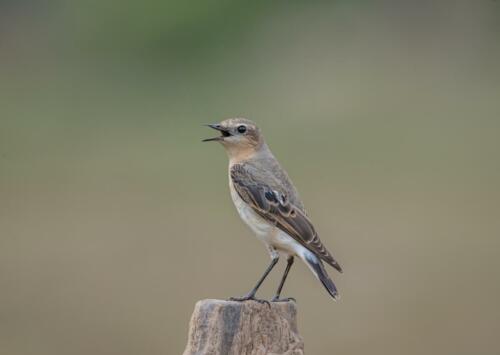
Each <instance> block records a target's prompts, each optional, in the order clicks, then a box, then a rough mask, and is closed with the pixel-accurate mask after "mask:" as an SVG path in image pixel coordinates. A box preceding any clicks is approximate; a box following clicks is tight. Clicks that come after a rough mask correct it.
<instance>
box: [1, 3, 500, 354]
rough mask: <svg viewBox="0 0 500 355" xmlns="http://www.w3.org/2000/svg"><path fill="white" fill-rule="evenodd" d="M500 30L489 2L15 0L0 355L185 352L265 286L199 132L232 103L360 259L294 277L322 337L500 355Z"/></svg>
mask: <svg viewBox="0 0 500 355" xmlns="http://www.w3.org/2000/svg"><path fill="white" fill-rule="evenodd" d="M499 38H500V4H499V3H498V2H496V1H487V0H485V1H482V0H478V1H437V2H431V1H423V2H391V1H382V2H362V1H359V2H350V1H337V2H332V3H329V2H319V1H318V2H308V3H306V2H300V1H293V2H284V1H283V2H276V3H274V4H273V5H270V4H269V3H268V2H263V1H262V2H261V1H257V2H253V3H252V5H248V4H246V5H245V3H244V2H241V3H240V2H220V3H219V2H217V3H210V4H209V3H208V2H202V1H199V2H188V3H187V2H160V1H152V0H148V1H144V2H132V1H129V0H127V1H121V2H118V1H107V2H97V1H87V2H84V1H76V2H69V1H58V2H51V1H46V2H35V1H19V2H12V1H8V2H0V78H1V79H0V90H1V95H0V290H1V292H0V353H1V354H6V355H7V354H8V355H32V354H33V355H35V354H36V355H45V354H47V355H49V354H50V355H59V354H60V355H67V354H71V355H89V354H93V355H101V354H102V355H112V354H120V355H128V354H130V355H132V354H148V355H160V354H179V353H181V351H182V349H183V347H184V345H185V342H186V337H187V324H188V320H189V317H190V314H191V312H192V309H193V307H194V303H195V302H196V301H197V300H198V299H202V298H226V297H229V296H235V295H241V294H243V293H244V292H246V291H247V290H248V289H249V287H250V286H251V285H252V284H253V283H254V281H255V280H256V278H257V277H258V276H259V275H260V273H261V272H262V271H263V269H264V268H265V266H266V264H267V262H268V256H267V254H266V251H265V250H264V248H263V247H262V245H260V244H259V242H258V241H257V240H256V239H255V238H254V237H253V236H252V234H251V233H250V231H248V230H247V229H246V227H245V226H244V225H243V224H242V222H241V221H240V220H239V219H238V217H237V215H236V212H235V210H234V208H233V206H232V204H231V201H230V197H229V194H228V188H227V171H226V164H227V162H226V157H225V155H224V153H223V151H222V149H221V148H220V147H218V146H216V145H203V144H202V143H200V139H201V138H205V137H207V136H209V135H211V134H212V132H209V131H208V130H207V129H206V128H203V127H202V126H201V124H203V123H211V122H214V121H217V120H219V119H223V118H227V117H230V116H237V115H244V116H246V117H248V118H251V119H253V120H255V121H256V122H258V123H259V124H260V126H261V127H262V128H263V130H264V132H265V134H266V137H267V139H268V141H269V144H270V146H271V148H272V149H273V150H274V152H275V154H276V156H277V157H278V158H279V159H280V161H281V162H282V163H283V165H284V166H285V167H286V168H287V170H288V171H289V173H290V175H291V176H292V178H293V179H294V181H295V184H296V185H297V186H298V188H299V191H300V192H301V195H302V198H303V200H304V201H305V203H306V207H307V209H308V212H309V214H310V216H311V217H312V220H313V221H314V223H315V225H316V226H317V229H318V231H319V233H320V235H321V238H322V240H323V241H324V242H325V244H326V245H327V246H328V247H329V249H330V250H331V251H332V252H333V253H334V255H335V256H336V257H337V258H338V260H339V261H340V262H341V264H342V266H343V267H344V269H345V273H344V274H343V275H341V276H340V275H338V274H336V273H335V272H334V271H333V270H332V271H331V275H332V276H333V278H334V279H335V280H336V283H337V285H338V287H339V289H340V292H341V294H342V299H341V301H340V302H338V303H334V302H333V301H332V300H331V299H330V298H329V297H328V295H327V294H326V292H325V291H324V290H323V289H322V287H321V285H320V284H319V283H318V282H317V281H316V280H315V279H314V278H313V276H312V275H311V274H310V273H309V271H308V270H307V269H306V268H305V267H304V266H303V265H301V264H299V263H298V264H296V266H294V269H293V270H292V273H291V277H290V278H289V281H288V283H287V285H286V286H285V291H284V293H285V295H286V296H294V297H296V298H297V300H298V303H299V327H300V330H301V333H302V335H303V336H304V338H305V344H306V351H307V353H308V354H315V355H323V354H324V355H329V354H342V355H348V354H368V353H369V354H372V355H377V354H381V355H391V354H394V355H396V354H405V355H411V354H423V353H426V354H440V355H444V354H453V355H461V354H463V355H468V354H491V355H493V354H498V353H500V340H499V338H498V334H499V332H500V310H499V306H498V300H499V299H500V281H499V271H500V258H499V252H500V237H499V234H500V218H499V217H500V213H499V212H500V184H499V181H500V159H499V152H500V140H499V131H500V65H499V63H500V40H499ZM283 268H284V264H280V267H278V268H277V270H276V272H275V273H274V274H273V275H272V276H271V277H270V279H269V280H268V281H267V282H266V283H265V285H264V287H263V288H262V291H261V295H262V296H266V297H270V296H271V294H272V292H273V290H274V289H275V287H276V285H277V282H278V280H279V276H280V273H281V270H282V269H283Z"/></svg>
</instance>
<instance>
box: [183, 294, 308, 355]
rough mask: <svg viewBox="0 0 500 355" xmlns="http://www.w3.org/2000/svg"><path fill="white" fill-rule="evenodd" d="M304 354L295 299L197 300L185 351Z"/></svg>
mask: <svg viewBox="0 0 500 355" xmlns="http://www.w3.org/2000/svg"><path fill="white" fill-rule="evenodd" d="M208 354H210V355H242V354H246V355H265V354H275V355H278V354H286V355H303V354H304V343H303V341H302V337H301V336H300V335H299V332H298V329H297V306H296V304H295V302H293V301H289V302H272V303H270V304H266V303H258V302H255V301H246V302H234V301H222V300H201V301H198V302H197V303H196V306H195V309H194V312H193V316H192V317H191V322H190V324H189V336H188V343H187V346H186V350H184V355H208Z"/></svg>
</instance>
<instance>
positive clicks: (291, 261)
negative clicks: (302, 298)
mask: <svg viewBox="0 0 500 355" xmlns="http://www.w3.org/2000/svg"><path fill="white" fill-rule="evenodd" d="M292 264H293V256H290V257H288V259H287V264H286V269H285V273H284V274H283V277H282V278H281V281H280V285H279V286H278V290H277V291H276V295H275V296H274V297H273V299H272V300H271V302H282V301H285V302H286V301H290V300H294V301H295V299H293V298H285V299H280V294H281V290H282V289H283V285H284V284H285V280H286V277H287V276H288V272H289V271H290V268H291V267H292Z"/></svg>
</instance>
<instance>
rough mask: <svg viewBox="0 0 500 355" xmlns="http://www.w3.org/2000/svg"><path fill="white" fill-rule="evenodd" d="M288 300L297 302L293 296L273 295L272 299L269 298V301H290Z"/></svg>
mask: <svg viewBox="0 0 500 355" xmlns="http://www.w3.org/2000/svg"><path fill="white" fill-rule="evenodd" d="M290 301H293V302H295V303H297V300H296V299H295V298H293V297H287V298H279V297H276V296H275V297H273V299H272V300H271V302H290Z"/></svg>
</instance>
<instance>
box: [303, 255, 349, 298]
mask: <svg viewBox="0 0 500 355" xmlns="http://www.w3.org/2000/svg"><path fill="white" fill-rule="evenodd" d="M304 260H305V261H306V263H307V265H308V266H309V268H310V269H311V271H312V272H313V273H314V275H316V277H317V278H318V280H320V281H321V283H322V284H323V286H325V288H326V290H327V291H328V293H329V294H330V296H332V297H333V299H334V300H335V301H337V300H339V299H340V295H339V293H338V291H337V287H335V284H334V283H333V281H332V279H330V277H329V276H328V274H327V273H326V270H325V267H324V266H323V263H322V262H321V260H320V259H319V258H318V257H316V255H314V254H312V253H307V254H306V255H304Z"/></svg>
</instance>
